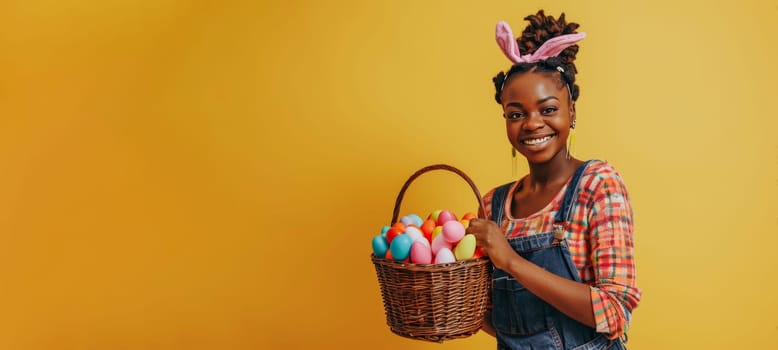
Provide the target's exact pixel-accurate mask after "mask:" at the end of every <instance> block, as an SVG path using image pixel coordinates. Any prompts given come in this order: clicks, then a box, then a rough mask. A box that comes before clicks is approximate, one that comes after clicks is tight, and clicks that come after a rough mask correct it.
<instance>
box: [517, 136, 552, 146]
mask: <svg viewBox="0 0 778 350" xmlns="http://www.w3.org/2000/svg"><path fill="white" fill-rule="evenodd" d="M557 135H558V134H556V133H554V134H551V135H546V136H539V137H531V138H526V137H525V138H523V139H521V140H520V141H519V142H520V143H521V144H522V145H524V146H527V148H530V149H535V148H543V147H544V146H546V145H547V144H548V143H549V141H551V140H552V139H553V138H555V137H556V136H557Z"/></svg>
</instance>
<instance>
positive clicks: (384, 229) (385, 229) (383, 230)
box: [381, 226, 392, 235]
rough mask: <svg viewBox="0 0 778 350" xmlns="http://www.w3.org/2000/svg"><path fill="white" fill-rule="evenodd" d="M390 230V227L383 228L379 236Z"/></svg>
mask: <svg viewBox="0 0 778 350" xmlns="http://www.w3.org/2000/svg"><path fill="white" fill-rule="evenodd" d="M390 228H392V227H391V226H384V227H382V228H381V234H382V235H386V231H389V229H390Z"/></svg>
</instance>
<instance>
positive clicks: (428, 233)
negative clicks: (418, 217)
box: [421, 220, 436, 239]
mask: <svg viewBox="0 0 778 350" xmlns="http://www.w3.org/2000/svg"><path fill="white" fill-rule="evenodd" d="M435 226H436V225H435V221H434V220H427V221H424V222H423V223H422V224H421V233H423V234H424V237H427V239H429V238H430V237H432V230H434V229H435Z"/></svg>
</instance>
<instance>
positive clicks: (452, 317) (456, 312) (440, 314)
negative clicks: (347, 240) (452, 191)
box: [371, 164, 492, 342]
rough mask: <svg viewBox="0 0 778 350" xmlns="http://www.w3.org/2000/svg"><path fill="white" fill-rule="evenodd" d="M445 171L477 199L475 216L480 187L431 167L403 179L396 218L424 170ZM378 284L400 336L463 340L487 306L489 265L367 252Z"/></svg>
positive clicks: (441, 167) (444, 167) (478, 325)
mask: <svg viewBox="0 0 778 350" xmlns="http://www.w3.org/2000/svg"><path fill="white" fill-rule="evenodd" d="M432 170H447V171H451V172H453V173H455V174H457V175H459V176H460V177H462V178H463V179H464V180H465V181H467V183H468V184H469V185H470V187H471V188H472V190H473V192H474V193H475V196H476V198H477V199H478V204H479V210H478V217H480V218H483V217H484V204H483V200H482V198H481V195H480V193H479V192H478V189H477V188H476V186H475V184H474V183H473V181H472V180H470V178H469V177H468V176H467V175H465V174H464V173H463V172H462V171H461V170H459V169H456V168H454V167H452V166H449V165H444V164H438V165H431V166H428V167H425V168H422V169H421V170H419V171H417V172H416V173H414V174H413V175H412V176H411V177H410V178H409V179H408V181H406V182H405V185H403V187H402V189H401V190H400V193H399V195H398V196H397V201H396V202H395V205H394V213H393V215H392V221H391V222H396V221H397V216H398V214H399V212H400V203H401V202H402V198H403V195H404V194H405V190H407V189H408V186H409V185H410V184H411V182H413V180H414V179H416V178H417V177H418V176H420V175H421V174H423V173H426V172H429V171H432ZM371 258H372V261H373V265H374V266H375V270H376V275H377V276H378V283H379V285H380V286H381V296H382V297H383V302H384V309H385V311H386V322H387V324H388V325H389V327H390V329H391V330H392V332H394V333H396V334H398V335H401V336H403V337H407V338H411V339H419V340H427V341H432V342H443V341H445V340H450V339H457V338H465V337H468V336H471V335H473V334H475V333H476V332H478V330H479V329H480V328H481V323H482V321H483V317H484V314H485V312H486V310H487V306H488V305H489V295H490V288H491V272H492V267H491V264H490V263H489V260H488V259H487V258H479V259H472V260H466V261H457V262H454V263H449V264H439V265H427V264H407V263H403V262H398V261H392V260H387V259H383V258H379V257H376V256H375V255H373V254H371Z"/></svg>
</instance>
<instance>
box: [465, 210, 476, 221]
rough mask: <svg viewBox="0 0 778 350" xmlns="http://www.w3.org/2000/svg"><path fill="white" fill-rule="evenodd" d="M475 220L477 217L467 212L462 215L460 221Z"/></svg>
mask: <svg viewBox="0 0 778 350" xmlns="http://www.w3.org/2000/svg"><path fill="white" fill-rule="evenodd" d="M475 218H477V216H476V215H475V214H473V213H470V212H467V213H465V215H462V220H470V219H475Z"/></svg>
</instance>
